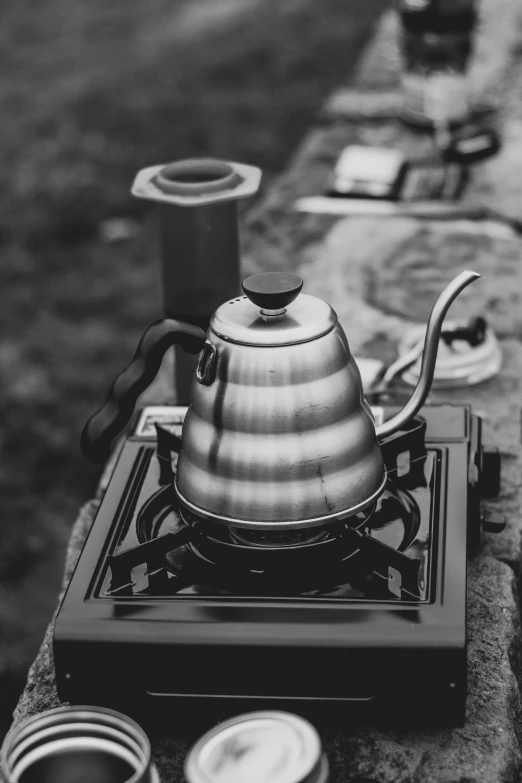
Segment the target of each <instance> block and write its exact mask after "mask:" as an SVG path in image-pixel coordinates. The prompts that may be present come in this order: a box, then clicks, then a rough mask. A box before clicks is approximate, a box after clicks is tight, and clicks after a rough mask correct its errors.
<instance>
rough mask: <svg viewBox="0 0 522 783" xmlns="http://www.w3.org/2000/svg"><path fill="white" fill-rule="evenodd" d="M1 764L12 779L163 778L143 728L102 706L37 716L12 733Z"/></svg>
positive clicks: (104, 781)
mask: <svg viewBox="0 0 522 783" xmlns="http://www.w3.org/2000/svg"><path fill="white" fill-rule="evenodd" d="M1 766H2V772H3V774H4V777H5V780H6V782H7V783H94V781H96V783H160V778H159V775H158V772H157V770H156V767H155V766H154V764H153V763H152V760H151V752H150V744H149V740H148V738H147V735H146V734H145V732H144V731H143V729H142V728H141V727H140V726H138V724H137V723H134V721H132V720H130V718H127V717H126V716H125V715H122V714H121V713H119V712H114V711H112V710H107V709H103V708H100V707H83V706H82V707H59V708H58V709H55V710H50V711H49V712H44V713H42V714H41V715H36V716H35V717H33V718H31V719H30V720H28V721H27V722H26V723H24V724H23V725H22V726H20V727H18V728H17V729H15V730H14V732H13V733H12V734H11V736H10V737H9V738H8V740H7V742H6V744H5V746H4V749H3V753H2V758H1Z"/></svg>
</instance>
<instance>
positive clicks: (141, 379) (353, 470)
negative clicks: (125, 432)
mask: <svg viewBox="0 0 522 783" xmlns="http://www.w3.org/2000/svg"><path fill="white" fill-rule="evenodd" d="M477 277H478V275H476V274H475V273H473V272H463V273H461V274H460V275H458V276H457V277H456V278H455V279H454V280H453V281H452V282H451V283H450V284H449V285H448V286H447V288H446V289H445V290H444V291H443V293H442V294H441V296H440V297H439V299H438V300H437V302H436V303H435V306H434V308H433V311H432V313H431V316H430V320H429V323H428V327H427V332H426V342H425V349H424V357H423V364H422V368H421V373H420V378H419V383H418V385H417V387H416V389H415V390H414V392H413V394H412V397H411V399H410V401H409V402H408V403H407V405H406V406H405V408H404V409H403V411H401V412H400V413H399V414H397V416H395V417H394V418H393V419H391V420H389V421H386V422H384V424H382V425H380V426H379V427H377V428H376V427H375V424H374V420H373V417H372V414H371V411H370V408H369V406H368V405H367V403H366V401H365V399H364V397H363V394H362V384H361V378H360V374H359V370H358V368H357V365H356V363H355V361H354V359H353V357H352V355H351V353H350V349H349V346H348V341H347V339H346V336H345V334H344V332H343V330H342V328H341V326H340V325H339V323H338V320H337V316H336V314H335V312H334V311H333V310H332V308H331V307H330V306H329V305H328V304H327V303H326V302H324V301H322V300H321V299H318V298H316V297H313V296H308V295H306V294H301V293H300V291H301V288H302V285H303V283H302V280H300V278H298V277H296V276H294V275H287V274H284V273H269V274H264V275H255V276H254V277H251V278H249V279H248V280H246V281H244V283H243V290H244V291H245V293H246V294H247V296H243V297H237V298H235V299H232V300H230V301H228V302H225V303H224V304H223V305H221V306H220V307H219V308H218V309H217V311H216V312H215V313H214V315H213V316H212V319H211V322H210V328H209V330H208V332H207V334H206V335H205V334H204V332H203V331H202V330H201V329H198V328H197V327H195V326H191V325H188V324H183V323H180V322H178V321H171V320H168V319H166V320H164V321H159V322H157V323H156V324H153V325H152V326H151V327H150V328H149V330H148V331H147V332H146V334H145V335H144V337H143V338H142V340H141V342H140V345H139V346H138V350H137V352H136V355H135V357H134V359H133V361H132V362H131V364H130V365H129V367H128V368H127V369H126V370H124V371H123V373H122V374H121V375H120V376H119V377H118V378H117V379H116V381H115V382H114V384H113V386H112V387H111V390H110V392H109V396H108V398H107V401H106V403H105V404H104V406H103V407H102V408H101V409H100V411H98V413H96V414H95V415H94V416H93V417H92V418H91V419H90V420H89V422H88V423H87V425H86V427H85V429H84V432H83V434H82V449H83V451H84V453H85V454H86V456H88V457H90V458H91V459H95V460H97V461H101V460H103V459H105V458H106V457H107V456H108V453H109V447H110V442H111V440H112V438H113V437H115V435H116V434H117V433H118V432H119V431H121V429H122V428H123V427H124V426H125V424H126V422H127V421H128V419H129V418H130V416H131V414H132V411H133V409H134V405H135V402H136V400H137V397H138V395H139V394H140V393H141V392H142V391H143V390H144V388H146V386H147V385H148V384H149V383H150V382H151V380H152V379H153V378H154V376H155V374H156V372H157V370H158V368H159V366H160V363H161V360H162V357H163V355H164V353H165V351H166V349H167V348H168V347H169V345H173V344H176V345H180V346H181V347H182V348H183V349H184V350H186V351H188V352H190V353H198V352H199V362H198V367H197V371H196V374H195V377H194V379H193V381H192V386H191V403H190V406H189V409H188V412H187V416H186V419H185V423H184V426H183V436H182V442H181V448H180V453H179V459H178V467H177V475H176V481H175V488H176V492H177V495H178V498H179V500H180V503H181V505H182V507H183V508H184V509H186V511H188V512H192V513H194V514H196V515H197V516H199V517H203V518H207V519H210V520H212V521H214V522H217V523H221V524H226V525H229V526H233V527H239V528H241V527H242V528H253V529H261V530H263V529H274V528H279V529H281V530H285V529H294V528H305V527H313V526H319V525H325V524H327V523H329V522H331V521H333V520H336V519H344V518H348V517H351V516H353V515H355V514H357V513H358V512H359V511H362V510H363V509H365V508H367V507H368V506H371V505H372V504H373V503H374V502H375V500H376V499H377V498H378V496H379V495H380V493H381V492H382V490H383V488H384V484H385V481H386V472H385V467H384V462H383V458H382V454H381V450H380V447H379V443H378V437H382V436H385V435H387V434H391V433H392V432H394V431H395V430H397V429H399V428H400V427H402V426H403V425H404V424H406V423H407V422H408V420H409V419H411V418H412V417H413V416H414V415H415V414H416V413H417V411H418V410H419V409H420V407H421V405H422V404H423V402H424V400H425V398H426V396H427V394H428V391H429V387H430V384H431V380H432V378H433V372H434V368H435V361H436V356H437V347H438V340H439V336H440V330H441V326H442V322H443V319H444V316H445V314H446V311H447V310H448V308H449V306H450V304H451V302H452V301H453V299H455V297H456V296H457V295H458V293H459V292H460V291H461V290H462V289H463V288H464V287H465V286H467V285H468V284H469V283H470V282H471V281H472V280H474V279H476V278H477Z"/></svg>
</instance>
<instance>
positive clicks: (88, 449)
mask: <svg viewBox="0 0 522 783" xmlns="http://www.w3.org/2000/svg"><path fill="white" fill-rule="evenodd" d="M204 344H205V332H204V331H203V329H200V328H199V326H193V325H192V324H186V323H183V322H182V321H174V320H172V319H170V318H165V319H163V320H161V321H155V323H153V324H151V326H149V328H148V329H147V331H146V332H145V334H144V335H143V337H142V338H141V340H140V342H139V345H138V347H137V349H136V353H135V354H134V356H133V359H132V361H131V363H130V364H129V366H128V367H126V368H125V370H123V372H121V373H120V374H119V375H118V377H117V378H116V380H115V381H114V383H113V384H112V386H111V388H110V389H109V393H108V395H107V399H106V400H105V402H104V403H103V405H102V407H101V408H100V409H99V410H98V411H97V412H96V413H95V414H94V415H93V416H91V418H90V419H89V421H88V422H87V424H86V425H85V427H84V428H83V432H82V436H81V440H80V448H81V450H82V452H83V454H84V456H86V457H87V459H90V460H91V461H92V462H105V461H106V460H107V459H108V457H109V455H110V450H111V443H112V441H113V440H114V438H115V437H116V435H119V433H120V432H121V431H122V429H123V428H124V427H125V425H126V424H127V422H128V421H129V419H130V417H131V416H132V414H133V412H134V406H135V405H136V401H137V399H138V397H139V395H140V394H141V393H142V392H143V391H145V389H146V388H147V387H148V386H149V385H150V384H151V383H152V381H153V380H154V378H155V377H156V375H157V373H158V370H159V368H160V366H161V362H162V361H163V357H164V356H165V353H166V351H167V349H168V348H170V347H171V346H172V345H179V346H180V347H181V348H183V350H184V351H186V352H187V353H192V354H197V353H199V352H200V350H201V349H202V348H203V346H204Z"/></svg>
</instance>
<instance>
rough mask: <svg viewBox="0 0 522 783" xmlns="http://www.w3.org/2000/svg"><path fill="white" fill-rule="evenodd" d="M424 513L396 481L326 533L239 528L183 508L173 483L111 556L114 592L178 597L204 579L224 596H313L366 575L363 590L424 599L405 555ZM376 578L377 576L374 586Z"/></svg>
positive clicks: (415, 562)
mask: <svg viewBox="0 0 522 783" xmlns="http://www.w3.org/2000/svg"><path fill="white" fill-rule="evenodd" d="M419 518H420V513H419V509H418V508H417V506H416V503H415V501H414V500H413V498H412V497H411V496H410V495H409V493H408V492H407V491H404V490H401V489H399V488H397V487H394V486H393V485H392V484H391V483H389V485H388V487H387V489H386V490H385V492H384V493H383V495H382V496H381V498H379V500H378V501H377V503H376V505H375V506H374V507H372V508H371V509H370V510H369V511H368V510H366V511H365V512H361V514H360V515H358V518H357V519H356V520H354V519H353V518H351V519H350V520H348V521H344V522H336V523H334V524H332V525H329V526H328V527H327V528H321V529H320V530H317V529H316V528H314V529H304V530H299V531H277V532H276V531H274V533H272V532H271V531H248V530H243V529H241V530H238V529H236V528H227V527H225V526H223V525H213V524H212V523H211V522H208V521H207V520H201V519H199V518H198V517H196V516H195V515H192V514H189V513H187V512H186V511H185V510H184V509H180V508H179V506H178V505H177V499H176V495H175V492H174V489H173V486H172V484H169V485H165V486H163V487H161V488H160V489H159V490H158V491H157V492H155V493H154V494H153V495H152V496H151V497H150V498H149V500H148V501H147V502H146V503H145V504H144V505H143V506H142V508H141V509H140V511H139V513H138V517H137V523H136V528H137V535H138V540H139V542H140V543H139V545H138V546H135V547H131V548H130V549H127V550H123V551H120V552H118V553H117V554H113V555H112V556H111V557H110V558H109V565H110V569H111V573H112V579H111V583H110V589H109V591H108V592H109V594H110V595H111V596H128V595H138V594H147V595H151V594H155V595H164V594H166V595H172V594H176V593H179V592H181V591H183V590H184V589H186V588H187V586H188V585H190V584H193V585H196V586H197V585H198V584H199V585H203V586H205V585H207V586H212V585H213V586H214V589H215V590H216V591H217V592H218V593H219V594H223V591H225V593H226V592H227V590H230V591H231V592H234V591H235V590H237V586H238V585H241V586H242V589H244V590H246V591H247V592H248V594H254V595H262V594H267V595H271V594H277V593H278V592H281V591H282V590H283V586H284V588H286V590H287V591H288V590H290V591H291V593H292V595H294V594H296V593H297V594H310V591H311V590H312V588H313V592H317V591H318V590H319V591H323V592H325V593H330V592H331V589H332V586H335V585H339V584H344V583H346V582H347V581H349V582H350V584H351V585H352V587H355V586H356V584H357V583H360V582H361V580H365V581H364V584H363V585H361V588H360V592H361V594H364V595H366V596H367V597H368V596H369V595H372V596H373V597H380V598H386V597H390V596H389V593H390V591H391V592H392V593H393V594H394V595H396V594H397V592H399V593H400V597H401V600H409V599H411V600H419V598H420V597H421V596H420V587H419V566H420V560H419V559H418V558H416V557H412V556H410V555H407V554H405V550H406V549H408V547H409V546H410V544H411V542H412V541H413V540H414V539H415V536H416V533H417V530H418V527H419ZM354 521H355V524H354ZM164 528H166V531H165V529H164ZM382 531H384V532H385V535H383V532H382ZM143 563H145V564H146V572H145V575H146V578H147V586H146V588H145V589H141V590H138V591H136V590H135V587H136V585H135V583H134V580H133V577H132V572H133V569H135V568H136V567H137V566H139V565H141V564H143ZM390 574H392V576H390ZM393 574H395V577H394V576H393ZM397 578H398V579H397ZM368 579H373V580H374V583H375V584H374V586H373V587H372V585H370V584H369V582H368ZM397 584H398V586H397ZM205 590H206V591H207V592H206V593H205V592H203V594H207V593H209V592H210V593H212V589H211V588H210V587H208V588H204V587H203V591H205ZM195 591H196V592H197V587H196V588H195ZM283 594H284V590H283Z"/></svg>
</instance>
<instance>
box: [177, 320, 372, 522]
mask: <svg viewBox="0 0 522 783" xmlns="http://www.w3.org/2000/svg"><path fill="white" fill-rule="evenodd" d="M288 310H289V312H290V310H291V308H288ZM207 340H208V341H209V342H210V343H211V344H212V345H213V346H214V348H215V350H216V355H217V357H218V358H217V364H216V374H215V379H214V381H213V382H212V383H211V384H210V385H208V386H204V385H202V384H200V383H198V381H197V380H196V379H195V380H194V381H193V384H192V389H191V405H190V408H189V410H188V412H187V416H186V419H185V423H184V426H183V444H182V448H181V451H180V455H179V459H178V467H177V475H176V490H177V493H178V496H179V498H180V500H181V501H182V503H183V504H184V505H185V506H186V507H188V508H189V509H191V510H193V511H194V512H195V513H197V514H199V515H201V516H208V517H210V518H212V519H213V520H215V521H219V522H223V523H226V524H230V525H234V526H237V527H257V528H264V527H271V526H273V524H274V523H276V524H277V526H278V527H279V528H282V529H284V528H285V527H286V528H298V527H309V526H312V525H321V524H325V523H326V522H329V521H330V520H333V519H335V518H338V517H341V516H347V515H349V514H354V513H356V512H357V511H360V510H362V509H363V508H365V507H366V506H368V505H370V504H371V503H373V502H374V501H375V500H376V499H377V497H378V496H379V494H380V493H381V491H382V489H383V485H384V481H385V470H384V463H383V459H382V455H381V450H380V448H379V445H378V443H377V438H376V435H375V425H374V422H373V418H372V415H371V412H370V410H369V408H368V406H367V404H366V403H365V400H364V398H363V396H362V387H361V381H360V375H359V370H358V368H357V365H356V364H355V362H354V360H353V357H352V356H351V354H350V350H349V348H348V343H347V340H346V337H345V335H344V333H343V331H342V329H341V327H340V326H339V324H335V325H334V326H333V328H332V329H331V331H329V332H328V333H327V334H325V335H322V336H321V337H320V338H318V339H315V340H312V341H309V342H302V343H298V344H292V345H277V346H261V345H238V344H234V343H230V342H228V341H227V340H225V339H223V338H221V337H219V336H218V335H217V334H215V333H214V332H213V331H212V326H211V329H210V331H209V334H208V336H207Z"/></svg>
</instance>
